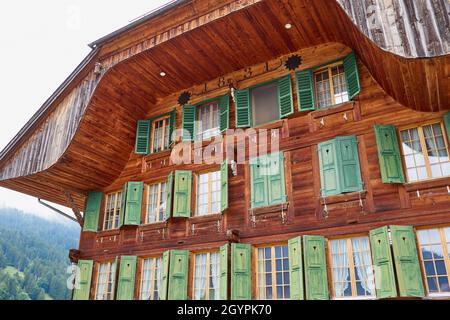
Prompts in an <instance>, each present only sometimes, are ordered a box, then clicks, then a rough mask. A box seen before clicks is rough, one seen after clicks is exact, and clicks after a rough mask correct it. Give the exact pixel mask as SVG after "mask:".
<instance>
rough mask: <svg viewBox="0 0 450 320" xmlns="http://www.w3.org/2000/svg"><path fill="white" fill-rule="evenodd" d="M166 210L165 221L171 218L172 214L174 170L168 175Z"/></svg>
mask: <svg viewBox="0 0 450 320" xmlns="http://www.w3.org/2000/svg"><path fill="white" fill-rule="evenodd" d="M166 190H167V191H166V211H165V213H164V221H167V220H169V218H170V216H171V215H172V198H173V172H171V173H170V174H169V176H168V177H167V186H166Z"/></svg>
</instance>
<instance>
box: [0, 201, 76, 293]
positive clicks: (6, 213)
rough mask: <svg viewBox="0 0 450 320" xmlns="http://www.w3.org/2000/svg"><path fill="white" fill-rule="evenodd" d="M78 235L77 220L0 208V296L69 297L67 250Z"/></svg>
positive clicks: (73, 246)
mask: <svg viewBox="0 0 450 320" xmlns="http://www.w3.org/2000/svg"><path fill="white" fill-rule="evenodd" d="M78 238H79V227H78V225H77V224H76V223H70V221H69V222H68V223H60V222H57V221H50V220H46V219H42V218H39V217H37V216H34V215H30V214H25V213H23V212H20V211H18V210H15V209H4V208H0V300H29V299H31V300H48V299H57V300H63V299H70V291H69V290H68V289H67V285H66V280H67V278H68V276H69V274H67V273H66V269H67V267H68V266H69V264H70V262H69V259H68V252H69V249H71V248H76V247H77V246H78Z"/></svg>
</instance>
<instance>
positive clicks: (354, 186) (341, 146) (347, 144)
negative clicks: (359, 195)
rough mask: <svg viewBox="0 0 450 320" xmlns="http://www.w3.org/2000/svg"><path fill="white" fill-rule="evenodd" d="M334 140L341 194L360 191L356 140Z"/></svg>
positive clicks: (361, 184)
mask: <svg viewBox="0 0 450 320" xmlns="http://www.w3.org/2000/svg"><path fill="white" fill-rule="evenodd" d="M335 140H336V151H337V156H338V158H339V170H340V172H339V178H340V179H339V180H338V182H339V183H340V185H341V188H340V189H341V192H355V191H361V190H362V189H363V183H362V180H361V169H360V166H359V155H358V140H357V139H356V137H355V136H347V137H337V138H336V139H335Z"/></svg>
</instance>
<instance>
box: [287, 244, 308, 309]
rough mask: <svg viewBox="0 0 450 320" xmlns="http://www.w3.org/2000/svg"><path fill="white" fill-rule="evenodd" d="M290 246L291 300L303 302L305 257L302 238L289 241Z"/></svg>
mask: <svg viewBox="0 0 450 320" xmlns="http://www.w3.org/2000/svg"><path fill="white" fill-rule="evenodd" d="M288 246H289V278H290V280H291V283H290V286H291V300H303V299H304V295H303V256H302V238H301V237H297V238H294V239H290V240H289V241H288Z"/></svg>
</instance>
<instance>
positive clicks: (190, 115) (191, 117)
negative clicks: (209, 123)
mask: <svg viewBox="0 0 450 320" xmlns="http://www.w3.org/2000/svg"><path fill="white" fill-rule="evenodd" d="M195 117H196V111H195V106H188V105H186V106H184V107H183V141H194V134H195Z"/></svg>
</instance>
